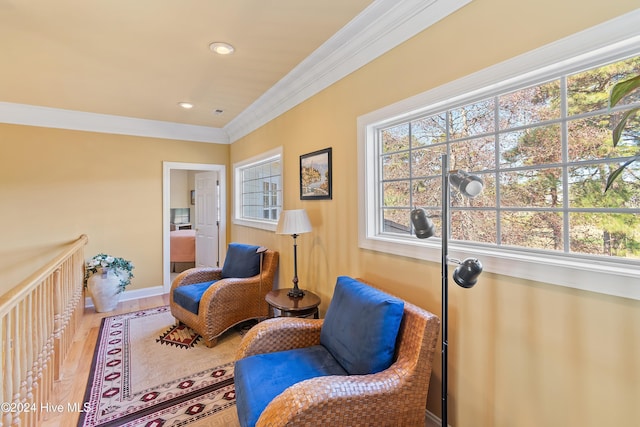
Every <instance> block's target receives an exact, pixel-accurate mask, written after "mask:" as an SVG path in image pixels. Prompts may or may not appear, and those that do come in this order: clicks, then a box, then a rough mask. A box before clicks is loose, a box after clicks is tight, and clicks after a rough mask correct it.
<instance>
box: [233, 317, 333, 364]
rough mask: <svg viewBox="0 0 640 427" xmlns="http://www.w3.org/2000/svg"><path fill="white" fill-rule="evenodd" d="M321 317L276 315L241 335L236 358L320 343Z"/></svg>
mask: <svg viewBox="0 0 640 427" xmlns="http://www.w3.org/2000/svg"><path fill="white" fill-rule="evenodd" d="M322 323H323V319H299V318H296V317H278V318H275V319H267V320H265V321H264V322H261V323H258V324H257V325H256V326H254V327H253V328H251V329H250V330H249V332H248V333H247V334H246V335H245V336H244V337H243V339H242V342H241V343H240V348H239V349H238V351H237V352H236V360H238V359H242V358H244V357H248V356H252V355H254V354H262V353H273V352H275V351H284V350H291V349H294V348H303V347H310V346H313V345H317V344H320V329H321V328H322Z"/></svg>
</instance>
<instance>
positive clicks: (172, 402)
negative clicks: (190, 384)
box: [78, 306, 242, 427]
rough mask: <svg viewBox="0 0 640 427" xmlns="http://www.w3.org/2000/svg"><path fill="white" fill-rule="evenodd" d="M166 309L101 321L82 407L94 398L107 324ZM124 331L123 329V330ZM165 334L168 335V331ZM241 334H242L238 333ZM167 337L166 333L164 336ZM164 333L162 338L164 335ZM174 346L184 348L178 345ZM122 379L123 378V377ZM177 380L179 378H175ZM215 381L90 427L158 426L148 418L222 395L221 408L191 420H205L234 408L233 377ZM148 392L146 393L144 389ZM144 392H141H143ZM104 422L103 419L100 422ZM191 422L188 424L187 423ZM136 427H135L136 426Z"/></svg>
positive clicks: (83, 417)
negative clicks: (207, 417)
mask: <svg viewBox="0 0 640 427" xmlns="http://www.w3.org/2000/svg"><path fill="white" fill-rule="evenodd" d="M167 311H170V310H169V307H168V306H160V307H155V308H150V309H145V310H138V311H135V312H130V313H123V314H116V315H113V316H106V317H104V318H102V319H101V322H100V328H99V331H98V336H97V339H96V340H97V341H96V346H95V349H94V354H93V358H92V361H91V371H90V373H89V378H88V380H87V386H86V389H85V394H84V400H83V404H84V405H89V402H91V397H92V395H93V390H94V383H95V381H96V370H97V365H98V363H99V359H100V357H101V350H102V346H101V344H102V341H104V337H103V334H104V333H105V328H106V327H107V326H108V324H110V323H109V322H112V321H114V322H116V321H117V320H118V319H119V318H122V319H123V323H125V322H126V321H127V319H132V318H135V317H139V316H148V315H154V314H162V313H165V312H167ZM111 326H113V323H111ZM174 327H175V325H174V326H172V327H171V328H167V329H168V330H169V331H170V330H172V329H174ZM125 329H126V328H125ZM169 331H167V333H168V332H169ZM241 333H242V332H241ZM165 334H166V333H165ZM165 334H163V335H165ZM124 335H127V334H126V331H125V333H124ZM126 338H128V337H126V336H123V337H122V339H123V341H124V340H125V339H126ZM199 338H200V337H199V336H197V338H195V339H194V341H193V343H192V344H191V346H189V347H188V348H187V349H190V348H192V347H193V346H195V345H196V343H197V341H199ZM155 341H156V343H157V345H171V344H168V343H163V342H161V340H159V339H156V340H155ZM177 347H184V345H177ZM232 368H233V362H229V363H225V364H222V365H220V366H216V367H213V368H211V369H207V370H206V371H204V372H201V373H198V374H196V375H200V374H205V373H214V372H218V371H226V370H231V371H232ZM123 376H124V375H123ZM178 380H179V379H178ZM124 381H125V380H124V379H123V388H122V394H126V390H124V384H126V382H124ZM175 381H176V380H173V381H172V382H175ZM216 381H217V382H214V383H211V384H205V385H204V386H203V387H201V388H199V389H196V390H193V391H190V392H188V393H184V394H181V395H179V396H175V397H172V398H170V399H167V400H164V401H162V402H159V403H158V404H154V405H149V406H146V407H141V408H140V409H139V410H136V411H134V412H130V413H123V414H122V415H121V416H120V417H118V418H115V419H112V420H107V421H105V422H100V423H95V424H91V425H90V426H91V427H106V426H124V425H127V426H128V425H130V423H132V422H134V421H143V420H145V418H146V421H147V423H146V424H145V425H150V426H153V425H160V424H157V423H154V421H155V420H154V419H150V418H149V417H151V416H153V415H154V414H161V413H166V412H170V411H172V410H173V409H172V408H177V407H183V406H185V405H187V404H191V405H194V406H198V404H197V403H195V402H196V400H197V399H202V398H203V397H208V396H209V395H214V394H216V393H217V394H220V393H222V399H224V400H225V401H226V402H225V403H223V404H222V406H216V407H215V408H212V409H210V410H207V411H203V412H200V413H197V414H194V417H193V422H195V421H197V420H198V419H201V418H204V417H206V416H208V415H212V414H213V413H216V412H220V411H222V410H224V409H226V408H228V407H230V406H233V405H235V390H234V386H233V384H234V382H233V375H232V374H231V376H230V378H224V379H220V380H216ZM145 391H148V390H145ZM145 391H143V392H145ZM136 394H140V393H136ZM88 415H89V412H81V414H80V417H79V420H78V426H79V427H81V426H84V423H85V421H87V416H88ZM103 421H104V420H103ZM190 422H192V421H189V423H190ZM186 424H187V423H186V422H184V423H180V425H186ZM136 425H137V424H136Z"/></svg>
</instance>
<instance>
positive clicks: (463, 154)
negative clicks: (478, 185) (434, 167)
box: [449, 136, 496, 172]
mask: <svg viewBox="0 0 640 427" xmlns="http://www.w3.org/2000/svg"><path fill="white" fill-rule="evenodd" d="M495 146H496V145H495V138H494V137H493V136H487V137H482V138H474V139H468V140H465V141H459V142H455V143H453V144H451V146H450V148H451V157H450V158H449V169H451V170H458V169H463V170H466V171H469V172H471V171H479V170H483V169H494V168H495V164H496V158H495Z"/></svg>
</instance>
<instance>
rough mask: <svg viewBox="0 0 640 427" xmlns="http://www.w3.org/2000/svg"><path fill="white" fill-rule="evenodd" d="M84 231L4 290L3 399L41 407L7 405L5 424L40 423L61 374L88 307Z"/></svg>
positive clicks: (0, 309) (0, 299) (0, 332)
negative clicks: (30, 273)
mask: <svg viewBox="0 0 640 427" xmlns="http://www.w3.org/2000/svg"><path fill="white" fill-rule="evenodd" d="M87 241H88V239H87V236H85V235H82V236H80V238H79V239H77V240H76V241H75V242H73V243H71V244H69V245H68V246H67V247H66V248H65V250H64V251H63V252H62V253H61V254H60V255H59V256H58V257H56V258H55V259H54V260H53V261H51V262H50V263H49V264H47V265H46V266H44V267H43V268H42V269H40V270H38V271H37V272H35V273H34V274H32V275H31V276H30V277H29V278H28V279H26V280H25V281H23V282H22V283H20V284H19V285H18V286H16V287H15V288H14V289H11V290H10V291H9V292H7V293H5V294H4V295H1V296H0V349H1V350H2V355H1V358H0V367H1V368H2V372H3V378H2V382H1V384H0V402H5V403H10V404H11V403H12V404H13V405H14V406H15V407H16V408H22V407H28V408H29V409H35V410H36V411H35V412H33V411H24V412H22V413H16V412H12V411H2V413H0V427H9V426H37V425H38V424H39V423H40V421H41V420H42V418H43V415H44V414H42V413H41V412H40V408H41V407H42V406H41V405H42V404H46V403H50V401H51V399H52V396H51V391H52V389H53V384H54V382H55V381H56V380H58V379H60V370H61V366H62V363H63V361H64V359H65V357H66V356H67V353H68V351H69V349H70V347H71V344H72V342H73V336H74V334H75V332H76V331H77V329H78V328H79V325H80V322H81V319H82V315H83V311H84V298H83V280H84V246H85V245H86V244H87Z"/></svg>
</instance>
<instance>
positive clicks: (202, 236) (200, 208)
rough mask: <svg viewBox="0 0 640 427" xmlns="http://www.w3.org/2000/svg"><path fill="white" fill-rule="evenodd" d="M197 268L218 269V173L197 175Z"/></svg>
mask: <svg viewBox="0 0 640 427" xmlns="http://www.w3.org/2000/svg"><path fill="white" fill-rule="evenodd" d="M195 210H196V267H217V266H218V261H219V256H218V173H217V172H201V173H197V174H196V205H195Z"/></svg>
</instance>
